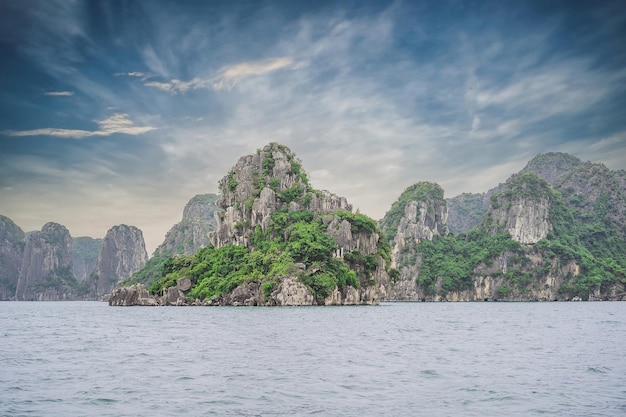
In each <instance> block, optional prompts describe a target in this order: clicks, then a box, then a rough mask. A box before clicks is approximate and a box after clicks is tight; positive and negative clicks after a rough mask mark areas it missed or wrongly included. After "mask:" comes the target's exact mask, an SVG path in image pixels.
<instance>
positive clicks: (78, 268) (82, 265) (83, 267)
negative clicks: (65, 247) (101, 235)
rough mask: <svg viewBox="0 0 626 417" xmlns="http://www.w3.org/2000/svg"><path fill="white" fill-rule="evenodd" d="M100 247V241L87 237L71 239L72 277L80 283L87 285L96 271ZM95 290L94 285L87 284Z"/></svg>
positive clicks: (91, 283)
mask: <svg viewBox="0 0 626 417" xmlns="http://www.w3.org/2000/svg"><path fill="white" fill-rule="evenodd" d="M101 246H102V239H94V238H91V237H88V236H82V237H75V238H72V261H73V265H74V269H73V272H74V276H75V277H76V279H77V280H78V282H80V283H87V281H89V278H90V276H91V274H92V273H93V272H94V271H95V269H96V264H97V263H98V254H99V253H100V247H101ZM88 285H91V286H93V287H94V289H95V283H93V282H89V283H88Z"/></svg>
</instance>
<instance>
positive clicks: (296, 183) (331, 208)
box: [209, 143, 389, 305]
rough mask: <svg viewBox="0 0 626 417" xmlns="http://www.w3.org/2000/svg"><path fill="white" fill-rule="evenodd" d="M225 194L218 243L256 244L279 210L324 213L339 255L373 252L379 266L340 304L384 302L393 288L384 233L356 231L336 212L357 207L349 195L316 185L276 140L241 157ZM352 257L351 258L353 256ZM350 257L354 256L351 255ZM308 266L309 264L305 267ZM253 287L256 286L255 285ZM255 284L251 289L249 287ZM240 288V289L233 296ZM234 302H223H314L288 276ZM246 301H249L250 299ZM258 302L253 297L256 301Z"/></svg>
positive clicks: (219, 215) (225, 183) (222, 189)
mask: <svg viewBox="0 0 626 417" xmlns="http://www.w3.org/2000/svg"><path fill="white" fill-rule="evenodd" d="M220 192H221V196H222V197H221V198H220V200H219V201H218V202H217V204H218V205H219V206H220V207H221V208H222V209H223V210H224V211H223V212H219V213H216V221H217V228H216V230H215V231H214V232H211V233H210V235H209V238H210V240H211V243H212V244H213V246H215V247H217V248H219V247H222V246H224V245H243V246H246V247H251V246H252V245H251V242H250V236H251V234H252V232H253V231H254V230H255V229H256V228H257V227H259V228H260V230H261V231H263V232H265V231H267V230H268V229H269V228H270V224H271V221H272V215H273V213H274V212H276V211H277V210H281V209H283V208H284V207H285V206H286V207H287V208H288V212H289V213H293V212H300V211H303V210H307V211H310V212H313V213H314V214H315V215H316V216H322V217H323V223H324V224H325V225H328V227H327V233H328V235H329V236H331V237H333V238H334V239H335V240H336V242H337V246H338V249H337V254H336V256H337V257H339V258H342V259H343V258H344V256H345V255H347V254H353V252H354V251H355V249H356V250H357V251H358V252H359V256H367V255H371V256H372V257H374V258H375V259H376V262H377V264H378V266H377V267H376V268H375V270H374V271H371V272H369V274H370V278H369V279H368V280H367V281H368V282H369V281H371V282H372V285H365V284H367V283H366V282H365V281H364V285H362V286H361V287H360V288H359V289H358V290H356V289H354V291H355V292H356V294H352V293H350V296H348V293H345V294H344V293H341V294H340V295H339V296H337V293H336V297H337V300H336V303H339V304H345V303H351V304H372V303H378V302H380V300H382V299H383V298H384V297H385V296H386V293H387V290H388V288H389V276H388V275H387V272H386V264H385V260H384V259H382V258H381V256H380V255H379V252H380V248H379V238H380V235H379V234H378V233H376V232H375V231H365V230H356V229H354V228H353V227H351V224H350V223H349V222H348V221H346V220H343V219H342V218H340V217H339V216H337V215H332V214H333V213H335V212H337V211H345V212H350V211H351V210H352V206H351V205H350V204H348V202H347V200H346V199H345V198H344V197H339V196H337V195H335V194H332V193H330V192H328V191H319V190H314V189H313V188H311V186H310V185H309V182H308V178H307V174H306V172H305V171H304V169H303V168H302V163H301V161H300V160H299V159H297V158H296V156H295V155H294V154H293V153H292V152H291V150H290V149H289V148H287V147H286V146H283V145H280V144H277V143H272V144H270V145H267V146H265V147H264V148H263V149H262V150H258V151H257V153H256V154H254V155H247V156H243V157H241V158H239V160H238V161H237V163H236V164H235V166H234V167H233V168H232V169H231V171H230V172H229V173H228V175H226V176H225V177H224V178H223V179H222V180H221V181H220ZM348 258H349V256H348ZM350 259H355V258H354V257H353V258H350ZM305 268H306V266H305ZM253 287H254V286H253ZM250 288H251V287H250V286H248V287H247V290H250ZM237 291H241V289H239V290H237V289H236V290H235V291H234V292H233V293H231V295H232V294H234V293H235V292H237ZM247 296H248V297H247V298H245V297H244V298H245V300H243V301H241V300H240V299H241V298H242V297H236V299H235V300H233V299H229V298H228V297H229V296H226V297H222V299H221V300H219V301H218V303H219V304H239V303H242V302H244V303H248V304H250V303H253V304H254V305H310V304H311V303H314V301H313V295H312V293H311V291H310V289H309V288H307V286H306V285H304V284H303V283H302V282H301V281H299V280H298V279H297V278H296V277H294V276H290V275H287V276H285V277H283V278H282V280H281V282H280V283H279V286H278V290H275V291H274V292H273V293H272V296H271V297H270V299H265V298H263V297H261V296H260V293H258V294H256V293H255V294H247ZM246 300H247V301H246ZM252 300H254V301H252Z"/></svg>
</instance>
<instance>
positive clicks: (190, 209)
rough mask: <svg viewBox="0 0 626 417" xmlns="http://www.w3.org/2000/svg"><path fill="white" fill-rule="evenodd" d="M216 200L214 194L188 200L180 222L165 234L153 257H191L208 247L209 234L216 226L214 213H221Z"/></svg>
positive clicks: (216, 197) (197, 196)
mask: <svg viewBox="0 0 626 417" xmlns="http://www.w3.org/2000/svg"><path fill="white" fill-rule="evenodd" d="M217 200H218V196H217V195H216V194H199V195H196V196H194V197H193V198H192V199H191V200H189V202H188V203H187V205H186V206H185V208H184V210H183V218H182V220H181V221H180V222H179V223H177V224H176V225H174V226H172V228H171V229H170V230H169V231H168V232H167V234H166V235H165V240H164V241H163V243H162V244H161V245H160V246H159V247H158V248H157V249H156V251H155V253H154V255H155V256H172V255H191V254H193V253H196V252H197V251H198V250H200V249H201V248H203V247H205V246H207V245H209V244H210V241H209V232H211V231H213V230H215V227H216V226H217V222H216V221H215V213H217V212H219V211H221V209H220V208H219V207H218V206H217V205H216V202H217Z"/></svg>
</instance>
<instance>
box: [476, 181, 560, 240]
mask: <svg viewBox="0 0 626 417" xmlns="http://www.w3.org/2000/svg"><path fill="white" fill-rule="evenodd" d="M552 199H553V196H552V190H551V187H550V185H549V184H548V183H547V182H546V181H545V180H542V179H540V178H539V177H538V176H537V175H535V174H534V173H530V172H528V173H524V174H521V175H519V176H514V177H511V178H510V179H509V180H508V181H507V182H506V183H505V186H504V188H503V190H502V191H500V192H499V193H497V194H494V195H492V196H491V207H490V209H489V211H488V212H487V215H486V217H485V219H484V220H483V222H482V224H481V226H480V227H481V228H482V229H483V230H485V231H487V232H488V233H503V232H508V233H509V234H510V235H511V237H512V238H513V239H514V240H516V241H518V242H520V243H523V244H534V243H537V242H539V241H540V240H541V239H544V238H545V237H547V236H548V233H549V232H550V231H551V230H552V229H553V226H552V224H551V223H550V219H549V217H550V206H551V203H552Z"/></svg>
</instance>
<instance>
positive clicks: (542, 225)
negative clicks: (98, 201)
mask: <svg viewBox="0 0 626 417" xmlns="http://www.w3.org/2000/svg"><path fill="white" fill-rule="evenodd" d="M219 191H220V195H219V196H217V195H214V194H205V195H198V196H195V197H194V198H192V199H191V201H190V202H189V203H188V204H187V206H186V207H185V210H184V212H183V219H182V220H181V222H180V223H178V224H177V225H174V226H173V227H172V229H171V230H170V231H169V232H168V233H167V235H166V238H165V241H164V242H163V243H162V244H161V245H160V246H159V247H158V248H157V249H156V251H155V252H154V254H153V256H152V257H151V258H150V259H148V257H147V254H146V250H145V245H144V242H143V236H142V234H141V231H140V230H139V229H137V228H135V227H132V226H127V225H119V226H115V227H113V228H111V229H110V230H109V232H108V233H107V236H106V237H105V238H104V239H91V238H86V237H81V238H72V237H71V236H70V235H69V232H68V231H67V229H66V228H65V227H63V226H62V225H58V224H55V223H48V224H46V225H44V227H43V228H42V230H41V231H40V232H30V233H27V234H25V233H24V232H23V231H22V230H21V229H20V228H19V227H18V226H17V225H15V224H14V223H13V222H12V221H11V220H10V219H8V218H6V217H4V216H2V217H0V232H1V235H2V237H3V240H2V243H1V244H0V258H1V260H2V262H1V263H0V299H3V300H90V299H101V300H106V299H109V303H110V304H111V305H245V306H253V305H254V306H279V305H356V304H378V303H380V302H381V301H552V300H559V301H569V300H623V299H624V298H625V296H626V291H625V283H626V218H625V217H626V172H625V171H624V170H617V171H612V170H609V169H608V168H606V167H605V166H604V165H602V164H598V163H591V162H583V161H581V160H580V159H578V158H576V157H574V156H571V155H569V154H563V153H546V154H540V155H537V156H536V157H535V158H533V159H532V160H531V161H530V162H528V164H527V165H526V167H525V168H524V169H522V170H521V171H520V172H518V173H515V174H513V175H512V176H511V177H510V178H509V179H508V180H507V181H506V182H505V183H503V184H500V185H498V186H497V187H495V188H493V189H491V190H489V191H487V192H485V193H482V194H468V193H464V194H461V195H459V196H456V197H453V198H448V199H446V198H444V191H443V189H442V188H441V187H440V186H439V185H438V184H435V183H430V182H417V183H415V184H413V185H411V186H409V187H408V188H407V189H406V190H405V191H404V192H403V193H402V194H401V195H400V197H399V198H398V200H397V201H395V202H394V203H393V204H392V206H391V207H390V209H389V210H388V211H387V213H386V214H385V216H384V218H383V219H381V220H380V221H378V222H377V221H375V220H373V219H371V218H370V217H368V216H366V215H365V214H363V213H360V212H358V211H357V212H352V206H351V205H350V204H349V203H348V201H347V200H346V199H345V198H344V197H339V196H337V195H335V194H333V193H331V192H329V191H325V190H323V191H322V190H316V189H314V188H313V186H312V185H311V184H310V183H309V180H308V176H307V173H306V171H305V170H304V168H303V164H302V162H301V161H300V160H299V159H298V158H297V157H296V155H295V154H294V153H293V152H292V151H291V150H290V149H289V148H287V147H286V146H284V145H281V144H278V143H271V144H269V145H267V146H265V147H264V148H263V149H258V150H257V151H256V153H254V154H252V155H247V156H242V157H241V158H240V159H239V160H238V161H237V163H236V164H235V166H234V167H233V168H232V169H231V170H230V171H229V172H228V173H227V174H226V176H224V178H222V180H221V181H220V183H219ZM111 291H112V293H111V296H110V297H109V293H110V292H111Z"/></svg>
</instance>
